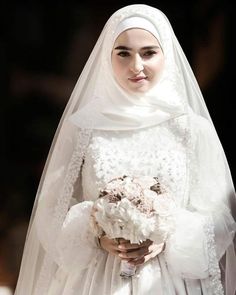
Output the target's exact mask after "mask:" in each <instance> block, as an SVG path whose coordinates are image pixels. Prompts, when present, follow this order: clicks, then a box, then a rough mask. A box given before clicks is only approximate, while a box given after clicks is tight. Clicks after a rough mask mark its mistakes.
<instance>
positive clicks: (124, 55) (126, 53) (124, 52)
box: [117, 51, 130, 57]
mask: <svg viewBox="0 0 236 295" xmlns="http://www.w3.org/2000/svg"><path fill="white" fill-rule="evenodd" d="M117 55H119V56H121V57H126V56H130V53H129V52H128V51H120V52H119V53H118V54H117Z"/></svg>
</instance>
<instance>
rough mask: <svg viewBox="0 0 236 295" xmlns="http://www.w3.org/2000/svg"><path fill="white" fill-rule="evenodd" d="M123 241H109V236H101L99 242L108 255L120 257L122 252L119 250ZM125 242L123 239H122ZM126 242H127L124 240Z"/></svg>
mask: <svg viewBox="0 0 236 295" xmlns="http://www.w3.org/2000/svg"><path fill="white" fill-rule="evenodd" d="M120 240H121V239H119V242H118V241H117V240H116V239H109V238H108V237H107V236H105V235H104V236H101V237H100V239H99V241H100V246H101V248H102V249H103V250H105V251H107V252H108V253H110V254H112V255H117V256H118V255H119V254H120V250H119V248H118V246H119V243H120V242H121V241H120ZM122 240H123V239H122ZM123 241H125V240H123Z"/></svg>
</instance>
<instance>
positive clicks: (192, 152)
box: [15, 5, 236, 295]
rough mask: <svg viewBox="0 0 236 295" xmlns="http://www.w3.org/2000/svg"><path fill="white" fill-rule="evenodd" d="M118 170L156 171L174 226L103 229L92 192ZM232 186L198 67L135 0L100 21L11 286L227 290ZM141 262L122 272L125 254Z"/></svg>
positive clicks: (69, 290)
mask: <svg viewBox="0 0 236 295" xmlns="http://www.w3.org/2000/svg"><path fill="white" fill-rule="evenodd" d="M122 175H131V176H139V177H143V176H152V177H158V179H159V180H160V183H161V184H163V185H164V186H165V187H167V188H168V190H169V191H171V193H172V195H174V198H175V203H176V205H177V209H176V210H175V211H174V213H173V216H172V218H173V220H174V228H173V230H172V231H170V232H169V233H168V238H167V240H165V241H164V240H163V241H161V242H160V243H158V244H155V243H153V242H152V241H151V240H146V241H144V242H143V243H141V244H131V243H130V242H129V241H128V240H124V239H121V240H120V243H119V244H118V243H117V241H116V240H114V239H109V238H108V237H107V236H106V235H104V236H102V237H101V238H100V239H99V240H97V239H96V237H95V236H94V234H93V232H92V230H91V226H90V218H91V217H90V216H91V206H90V205H91V201H94V200H96V199H97V198H98V195H99V192H100V190H101V189H103V188H104V186H106V184H107V182H109V181H110V180H111V179H113V178H115V177H120V176H122ZM233 208H235V194H234V187H233V184H232V180H231V176H230V171H229V168H228V164H227V161H226V158H225V155H224V152H223V149H222V147H221V144H220V142H219V139H218V137H217V134H216V132H215V129H214V126H213V124H212V122H211V119H210V116H209V114H208V111H207V109H206V106H205V103H204V100H203V98H202V95H201V92H200V89H199V87H198V85H197V82H196V79H195V78H194V75H193V73H192V71H191V69H190V66H189V64H188V62H187V60H186V57H185V55H184V53H183V51H182V49H181V47H180V45H179V43H178V41H177V39H176V37H175V35H174V33H173V30H172V28H171V25H170V24H169V22H168V20H167V18H166V17H165V15H164V14H163V13H162V12H160V11H159V10H158V9H155V8H152V7H150V6H146V5H130V6H127V7H124V8H122V9H120V10H118V11H117V12H115V13H114V14H113V15H112V16H111V17H110V19H109V20H108V22H107V23H106V25H105V27H104V29H103V31H102V33H101V35H100V37H99V39H98V41H97V43H96V45H95V47H94V49H93V51H92V53H91V55H90V58H89V59H88V62H87V64H86V65H85V68H84V70H83V72H82V74H81V76H80V78H79V80H78V82H77V85H76V86H75V89H74V91H73V93H72V96H71V98H70V101H69V103H68V105H67V107H66V110H65V112H64V115H63V118H62V120H61V123H60V125H59V127H58V131H57V133H56V136H55V139H54V142H53V144H52V148H51V151H50V155H49V159H48V161H47V163H46V167H45V170H44V173H43V176H42V180H41V183H40V186H39V190H38V194H37V198H36V202H35V206H34V210H33V213H32V219H31V223H30V226H29V231H28V235H27V241H26V246H25V251H24V257H23V261H22V267H21V272H20V276H19V280H18V285H17V289H16V293H15V294H16V295H21V294H22V295H23V294H24V295H26V294H30V295H31V294H32V295H36V294H40V295H42V294H50V295H54V294H55V295H60V294H64V295H75V294H92V295H93V294H122V295H125V294H127V295H128V294H129V295H130V294H135V295H136V294H142V295H144V294H149V295H150V294H165V295H166V294H181V295H182V294H191V295H195V294H227V295H234V292H235V290H236V287H235V282H234V277H235V273H236V260H235V252H234V246H233V239H234V235H235V230H236V225H235V222H234V220H233V217H232V209H233ZM122 260H123V261H128V262H129V264H130V265H135V266H136V267H137V272H136V274H135V275H134V276H132V277H131V278H128V279H124V278H122V277H121V276H120V275H119V272H120V264H121V261H122Z"/></svg>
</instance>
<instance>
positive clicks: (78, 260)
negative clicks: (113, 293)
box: [55, 201, 101, 273]
mask: <svg viewBox="0 0 236 295" xmlns="http://www.w3.org/2000/svg"><path fill="white" fill-rule="evenodd" d="M92 206H93V202H92V201H84V202H81V203H79V204H77V205H74V206H72V207H71V208H70V210H69V212H68V213H67V216H66V219H65V221H64V223H63V226H62V230H61V232H60V234H59V236H58V238H57V240H56V241H55V247H56V250H57V252H58V255H59V260H58V263H59V266H60V267H62V268H63V269H64V270H66V271H67V272H73V271H76V273H79V272H80V271H81V270H83V269H85V268H87V267H89V265H90V263H91V262H93V261H94V259H96V254H98V252H99V251H101V250H100V249H99V247H98V245H97V243H96V238H95V236H94V234H93V232H92V230H91V226H90V223H91V220H90V215H91V210H92Z"/></svg>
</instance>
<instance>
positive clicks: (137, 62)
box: [130, 54, 144, 74]
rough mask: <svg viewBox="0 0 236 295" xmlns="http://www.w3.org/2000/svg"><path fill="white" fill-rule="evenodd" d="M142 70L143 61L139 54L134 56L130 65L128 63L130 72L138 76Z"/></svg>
mask: <svg viewBox="0 0 236 295" xmlns="http://www.w3.org/2000/svg"><path fill="white" fill-rule="evenodd" d="M143 69H144V65H143V60H142V58H141V56H140V55H139V54H135V55H134V57H133V59H132V61H131V63H130V70H131V71H132V72H133V73H135V74H138V73H140V72H141V71H142V70H143Z"/></svg>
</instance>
